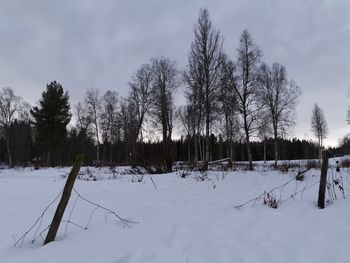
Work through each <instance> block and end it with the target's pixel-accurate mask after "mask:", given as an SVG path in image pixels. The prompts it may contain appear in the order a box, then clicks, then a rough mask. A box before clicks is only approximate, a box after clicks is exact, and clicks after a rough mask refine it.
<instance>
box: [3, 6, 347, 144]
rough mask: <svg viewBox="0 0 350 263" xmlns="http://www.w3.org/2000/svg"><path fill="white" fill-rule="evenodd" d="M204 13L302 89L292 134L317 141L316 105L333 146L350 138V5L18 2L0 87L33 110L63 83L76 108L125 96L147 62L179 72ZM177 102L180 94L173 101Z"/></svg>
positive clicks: (6, 9) (8, 28) (6, 33)
mask: <svg viewBox="0 0 350 263" xmlns="http://www.w3.org/2000/svg"><path fill="white" fill-rule="evenodd" d="M201 7H207V8H208V9H209V13H210V16H211V20H212V23H213V25H214V27H216V28H217V29H219V30H220V31H221V32H222V34H223V36H224V39H225V42H224V48H225V51H226V52H227V53H228V54H229V55H230V56H231V57H233V58H234V57H235V56H236V49H237V46H238V40H239V36H240V34H241V32H242V30H243V29H248V30H249V31H250V33H251V35H252V37H253V39H254V40H255V42H256V43H257V44H258V45H259V46H260V48H261V49H262V50H263V59H264V60H265V61H266V62H268V63H272V62H275V61H277V62H279V63H281V64H284V65H285V66H286V68H287V71H288V75H289V77H290V78H293V79H294V80H295V82H296V83H297V84H298V85H299V86H300V87H301V89H302V96H301V98H300V101H299V104H298V107H297V126H296V127H295V129H294V132H291V134H290V135H289V136H291V137H294V136H297V137H299V138H308V139H311V138H313V134H312V132H311V128H310V119H311V111H312V107H313V104H314V103H316V102H317V103H318V104H319V105H320V107H321V108H322V109H323V110H324V112H325V116H326V119H327V121H328V126H329V138H328V140H327V141H326V143H327V144H333V145H334V144H336V143H337V141H338V138H340V137H342V136H344V135H345V134H347V133H348V132H350V126H348V125H347V124H346V111H347V107H348V105H349V104H350V99H349V98H347V96H346V94H347V90H348V89H349V85H350V56H349V54H350V19H349V18H350V16H349V14H350V1H347V0H344V1H340V0H339V1H337V0H329V1H320V0H299V1H297V0H290V1H280V0H264V1H262V0H251V1H249V0H225V1H224V0H215V1H188V0H176V1H165V0H158V1H157V0H155V1H147V0H143V1H130V0H129V1H117V0H115V1H104V0H100V1H98V0H95V1H89V0H66V1H53V0H52V1H48V0H40V1H35V0H31V1H26V0H22V1H16V0H8V1H5V0H0V87H6V86H10V87H12V88H13V89H14V90H15V92H16V93H17V95H20V96H21V97H23V99H24V100H26V101H28V102H30V103H32V104H34V103H36V102H37V101H38V100H39V98H40V96H41V93H42V91H43V90H44V89H45V85H46V83H48V82H51V81H53V80H57V81H58V82H60V83H61V84H62V85H63V86H64V88H65V89H66V90H68V91H69V94H70V97H71V103H72V104H75V103H76V102H77V101H79V100H83V97H84V93H85V91H86V89H87V88H91V87H94V88H98V89H100V90H101V93H103V92H104V91H106V90H108V89H111V90H116V91H118V93H119V94H120V95H121V96H126V95H127V93H128V85H127V83H128V81H129V80H130V76H131V74H132V73H133V72H135V70H137V69H138V67H139V66H140V65H141V64H143V63H145V62H148V61H149V59H150V58H151V57H156V56H166V57H170V58H171V59H173V60H176V61H177V66H178V68H179V69H182V68H183V67H185V65H186V61H187V55H188V52H189V48H190V44H191V41H192V39H193V26H194V24H195V23H196V20H197V17H198V11H199V9H200V8H201ZM177 97H178V100H179V101H181V92H179V94H177Z"/></svg>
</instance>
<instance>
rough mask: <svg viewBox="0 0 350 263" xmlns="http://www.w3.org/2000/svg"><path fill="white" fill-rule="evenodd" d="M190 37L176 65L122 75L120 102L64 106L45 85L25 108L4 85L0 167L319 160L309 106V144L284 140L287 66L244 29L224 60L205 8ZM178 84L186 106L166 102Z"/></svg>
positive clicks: (89, 94) (290, 87) (318, 113)
mask: <svg viewBox="0 0 350 263" xmlns="http://www.w3.org/2000/svg"><path fill="white" fill-rule="evenodd" d="M193 33H194V39H193V41H192V43H191V44H190V48H189V55H188V64H187V65H186V67H185V68H184V69H178V68H177V65H176V62H175V61H173V60H171V59H170V58H166V57H157V58H152V59H151V60H150V61H149V62H146V63H145V64H143V65H141V66H140V67H139V69H137V70H136V71H135V73H134V74H133V75H132V76H131V79H130V82H129V87H128V88H129V95H128V96H127V97H126V98H122V97H120V96H119V95H118V93H117V92H116V91H113V90H108V91H106V92H105V93H104V94H100V91H99V89H88V90H87V91H86V95H85V98H83V99H82V100H81V102H79V103H78V104H77V105H70V101H69V93H68V91H65V90H64V87H63V86H62V85H61V84H60V83H59V82H56V81H53V82H51V83H48V84H47V86H46V89H45V90H44V91H43V93H42V97H41V98H39V104H38V105H37V106H35V107H32V106H31V105H29V104H28V103H26V102H24V101H23V100H22V98H21V97H20V96H18V95H17V94H15V91H14V90H13V89H11V88H9V87H7V88H3V89H2V90H1V92H0V125H1V140H0V161H2V162H3V163H7V164H9V165H11V166H15V165H43V166H56V165H61V166H62V165H70V164H71V163H72V161H73V159H74V157H75V156H76V155H77V154H79V153H82V154H83V155H84V156H85V164H88V165H125V164H132V165H138V164H140V165H149V164H152V165H157V166H159V167H163V169H164V171H171V170H172V166H173V163H174V162H178V161H183V162H189V163H191V164H193V165H197V164H199V163H200V164H201V165H202V167H203V169H207V168H208V164H209V162H210V161H212V160H217V159H223V158H228V159H229V161H230V163H234V162H237V161H247V162H248V164H249V168H250V169H253V166H252V161H253V160H274V161H275V162H274V164H275V166H277V162H278V160H287V159H288V160H290V159H314V158H318V157H319V154H320V152H321V150H322V148H323V140H324V139H325V138H326V136H327V125H326V120H325V119H324V116H323V112H322V109H320V108H319V107H318V105H317V104H316V105H315V109H314V112H313V119H312V123H311V125H312V130H313V132H314V134H315V138H316V139H317V140H316V142H313V141H307V140H300V139H298V138H292V139H288V138H287V135H288V131H289V130H290V129H291V128H292V127H293V126H294V125H295V115H296V106H297V103H298V98H299V97H300V96H301V89H300V87H298V85H297V84H296V82H295V81H294V80H292V79H290V78H289V77H288V75H287V69H286V67H284V66H283V65H281V64H279V63H278V62H275V63H273V64H272V65H268V64H266V63H265V62H264V61H263V53H262V50H261V49H260V48H259V46H258V45H257V44H256V43H255V42H254V40H253V38H252V36H251V35H250V33H249V32H248V31H247V30H243V32H242V34H241V36H240V39H239V41H238V46H237V50H236V51H237V54H236V57H235V58H234V59H233V58H230V57H229V56H228V55H227V54H226V53H225V51H224V48H223V45H224V41H223V36H222V34H221V32H220V31H219V30H217V29H215V27H213V25H212V23H211V20H210V17H209V12H208V10H207V9H201V10H200V12H199V17H198V20H197V23H196V24H195V25H194V30H193ZM179 87H184V90H185V92H184V98H185V100H186V104H185V105H175V102H174V92H175V91H176V90H177V89H178V88H179ZM73 116H74V117H73ZM174 131H176V134H177V135H178V136H176V137H177V139H174ZM349 145H350V143H349V140H348V139H346V138H345V139H343V141H342V144H341V146H340V147H339V148H338V149H332V151H333V153H334V154H345V153H348V152H349V147H350V146H349Z"/></svg>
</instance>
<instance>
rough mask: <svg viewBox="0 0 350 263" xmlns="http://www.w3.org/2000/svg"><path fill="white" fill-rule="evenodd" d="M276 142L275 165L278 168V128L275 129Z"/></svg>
mask: <svg viewBox="0 0 350 263" xmlns="http://www.w3.org/2000/svg"><path fill="white" fill-rule="evenodd" d="M274 137H275V138H274V139H275V140H274V143H275V164H274V167H275V168H277V162H278V136H277V130H275V131H274Z"/></svg>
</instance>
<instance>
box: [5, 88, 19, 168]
mask: <svg viewBox="0 0 350 263" xmlns="http://www.w3.org/2000/svg"><path fill="white" fill-rule="evenodd" d="M24 106H25V105H24V104H23V103H22V99H21V98H20V97H18V96H16V95H15V93H14V91H13V89H11V88H10V87H7V88H3V89H2V90H1V92H0V124H1V128H2V129H3V132H4V137H5V141H6V150H7V155H8V162H9V164H10V166H12V156H11V151H10V134H9V131H10V126H11V124H12V123H13V122H14V120H15V119H16V118H19V117H20V115H21V110H22V109H24V108H25V107H24Z"/></svg>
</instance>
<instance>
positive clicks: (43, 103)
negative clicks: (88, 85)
mask: <svg viewBox="0 0 350 263" xmlns="http://www.w3.org/2000/svg"><path fill="white" fill-rule="evenodd" d="M30 113H31V115H32V116H33V118H34V121H33V124H34V126H35V131H36V141H37V143H38V144H39V145H41V146H42V147H43V148H44V149H45V150H46V153H47V157H46V164H47V165H51V164H52V161H51V154H52V152H53V151H55V150H56V149H57V148H59V147H60V146H61V145H62V143H63V142H64V139H65V136H66V133H67V125H68V123H69V122H70V120H71V116H72V115H71V113H70V105H69V96H68V92H67V91H66V92H64V91H63V87H62V85H61V84H60V83H58V82H56V81H53V82H51V83H49V84H47V85H46V90H45V91H44V92H43V93H42V98H41V100H40V101H39V106H36V107H33V109H32V110H31V111H30Z"/></svg>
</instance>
